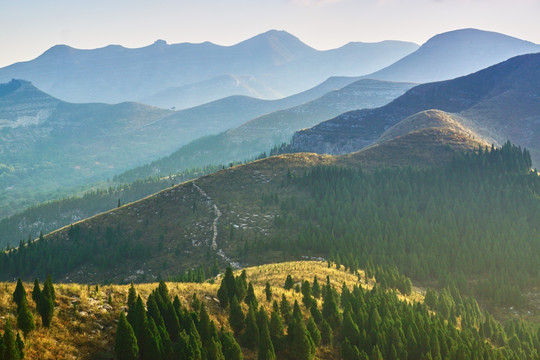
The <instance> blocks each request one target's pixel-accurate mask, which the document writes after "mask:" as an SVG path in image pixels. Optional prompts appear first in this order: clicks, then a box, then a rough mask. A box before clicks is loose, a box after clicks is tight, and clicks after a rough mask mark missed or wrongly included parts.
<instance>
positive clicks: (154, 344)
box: [141, 317, 161, 360]
mask: <svg viewBox="0 0 540 360" xmlns="http://www.w3.org/2000/svg"><path fill="white" fill-rule="evenodd" d="M143 334H144V335H143V346H142V347H141V348H142V349H141V359H142V360H154V359H161V347H160V340H161V339H160V338H159V332H158V330H157V327H156V323H155V322H154V319H152V318H151V317H148V319H147V321H146V322H145V323H144V329H143Z"/></svg>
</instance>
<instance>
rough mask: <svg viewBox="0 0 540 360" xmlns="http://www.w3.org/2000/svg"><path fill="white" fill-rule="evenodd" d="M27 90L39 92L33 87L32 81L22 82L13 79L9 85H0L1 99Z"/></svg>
mask: <svg viewBox="0 0 540 360" xmlns="http://www.w3.org/2000/svg"><path fill="white" fill-rule="evenodd" d="M21 88H22V89H21ZM25 89H32V90H38V89H37V88H36V87H35V86H34V85H32V83H31V82H30V81H26V80H20V79H11V81H10V82H8V83H5V84H0V97H3V96H7V95H9V94H13V93H14V92H16V91H17V90H19V91H20V90H25ZM38 91H39V90H38Z"/></svg>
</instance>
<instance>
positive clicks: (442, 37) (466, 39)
mask: <svg viewBox="0 0 540 360" xmlns="http://www.w3.org/2000/svg"><path fill="white" fill-rule="evenodd" d="M483 42H484V43H486V46H490V45H491V44H490V43H493V44H494V45H496V46H501V45H506V44H509V43H512V45H513V46H516V44H520V43H521V44H527V45H535V44H534V43H532V42H530V41H526V40H522V39H518V38H515V37H512V36H509V35H505V34H501V33H498V32H494V31H486V30H479V29H474V28H466V29H458V30H452V31H448V32H444V33H441V34H437V35H435V36H433V37H432V38H430V39H429V40H428V41H426V43H425V44H423V45H422V47H429V46H432V45H434V44H437V45H442V46H448V45H450V46H456V45H461V44H465V45H469V44H473V43H483Z"/></svg>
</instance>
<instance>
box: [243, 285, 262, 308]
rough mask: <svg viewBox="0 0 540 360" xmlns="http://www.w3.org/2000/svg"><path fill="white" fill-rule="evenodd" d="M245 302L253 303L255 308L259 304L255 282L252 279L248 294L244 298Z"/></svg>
mask: <svg viewBox="0 0 540 360" xmlns="http://www.w3.org/2000/svg"><path fill="white" fill-rule="evenodd" d="M244 302H245V303H246V304H248V306H252V305H253V307H255V308H257V307H258V306H259V303H258V301H257V298H256V297H255V290H254V289H253V284H252V283H251V281H250V282H249V285H248V291H247V294H246V298H245V299H244Z"/></svg>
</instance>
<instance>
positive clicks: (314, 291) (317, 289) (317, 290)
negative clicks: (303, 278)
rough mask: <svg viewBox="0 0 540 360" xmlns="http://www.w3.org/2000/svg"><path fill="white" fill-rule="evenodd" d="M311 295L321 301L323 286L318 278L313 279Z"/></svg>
mask: <svg viewBox="0 0 540 360" xmlns="http://www.w3.org/2000/svg"><path fill="white" fill-rule="evenodd" d="M311 294H312V295H313V297H314V298H315V299H319V298H320V297H321V286H320V285H319V280H318V279H317V276H315V277H314V278H313V286H312V287H311Z"/></svg>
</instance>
